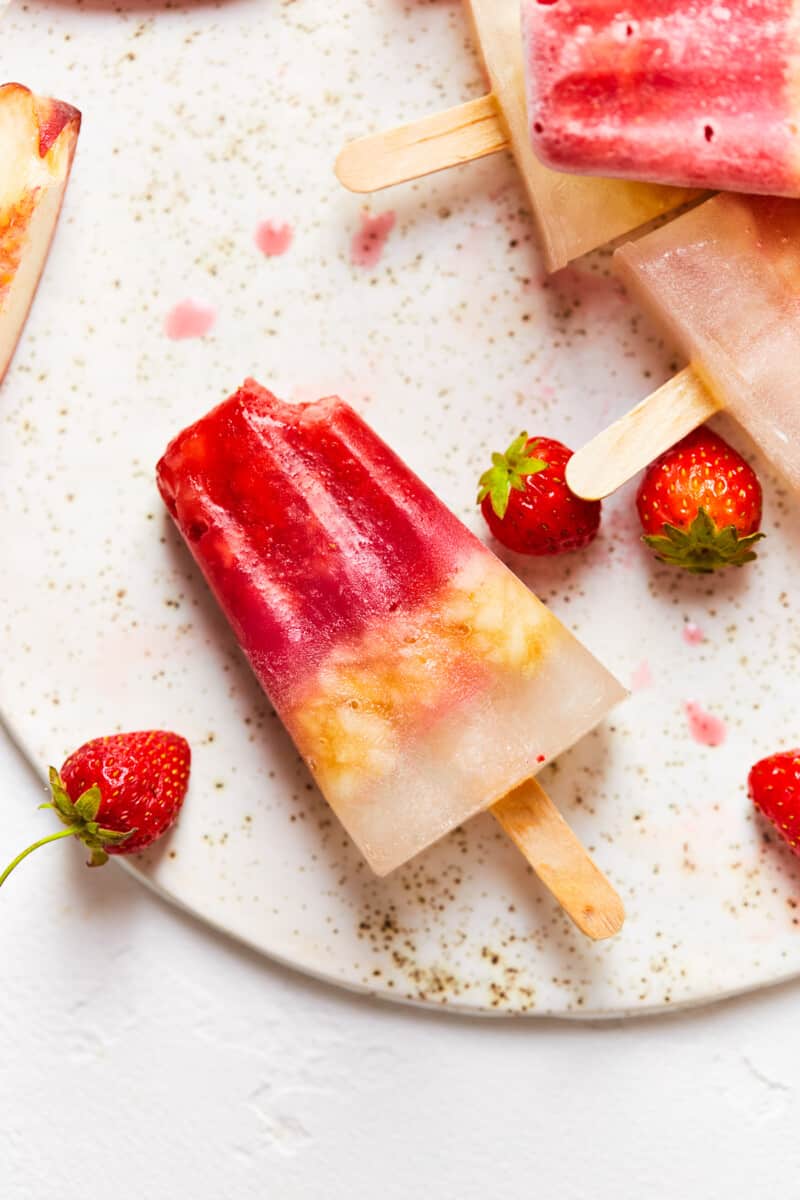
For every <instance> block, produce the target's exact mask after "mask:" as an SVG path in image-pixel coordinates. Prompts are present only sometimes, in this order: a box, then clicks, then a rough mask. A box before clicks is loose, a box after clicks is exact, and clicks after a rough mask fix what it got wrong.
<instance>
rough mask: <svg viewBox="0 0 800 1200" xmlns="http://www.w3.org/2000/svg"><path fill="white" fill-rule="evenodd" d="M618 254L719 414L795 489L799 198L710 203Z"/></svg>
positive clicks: (799, 482) (799, 435)
mask: <svg viewBox="0 0 800 1200" xmlns="http://www.w3.org/2000/svg"><path fill="white" fill-rule="evenodd" d="M615 257H616V263H617V266H618V268H619V271H620V273H621V275H622V277H623V278H624V279H625V281H626V283H627V284H628V285H629V286H630V288H631V290H632V291H633V292H634V294H636V295H638V296H639V297H640V299H641V300H642V301H643V302H644V304H645V305H646V306H647V307H648V308H649V309H650V311H651V312H652V313H653V314H654V315H655V316H656V318H657V319H658V320H659V321H660V322H661V323H662V324H663V326H664V328H665V329H666V330H667V331H668V334H669V336H670V337H672V338H673V339H674V340H675V341H676V342H677V343H678V345H680V346H681V347H682V348H683V350H684V351H685V353H686V356H687V358H689V360H690V362H691V365H692V369H693V371H694V372H695V373H696V374H697V375H698V376H699V377H700V379H701V380H702V382H703V383H704V384H705V385H706V387H707V388H708V389H709V390H710V392H711V393H712V395H713V396H714V397H715V398H716V399H717V400H718V402H719V405H720V407H722V406H724V407H725V408H726V409H727V410H728V411H729V412H730V413H731V414H732V415H733V416H734V417H735V418H736V419H737V420H738V421H739V422H740V423H741V424H742V425H743V426H745V428H746V429H747V430H748V431H749V433H750V434H751V435H752V436H753V438H754V439H755V440H756V441H757V442H758V443H759V445H760V446H761V447H762V449H763V450H764V452H765V453H766V454H767V455H768V457H769V458H770V459H771V460H772V462H773V463H774V464H775V465H776V466H777V467H778V468H779V469H780V470H781V471H782V472H783V474H784V475H785V477H786V479H787V480H788V481H789V482H790V483H791V484H792V485H793V486H794V487H796V488H800V402H799V401H798V369H799V368H800V201H793V200H786V199H774V198H768V197H764V196H754V197H753V196H751V197H744V196H733V195H720V196H715V197H714V199H712V200H708V201H707V202H706V203H705V204H701V205H700V206H699V207H698V208H695V209H693V210H692V211H691V212H688V213H685V214H684V215H683V216H682V217H680V218H678V220H676V221H674V222H673V223H672V224H670V225H666V226H664V227H663V228H662V229H658V230H656V231H655V232H653V233H650V234H648V235H647V236H646V237H644V238H642V239H640V240H639V241H637V242H632V243H630V244H628V245H626V246H624V247H622V249H620V250H618V251H617V254H616V256H615Z"/></svg>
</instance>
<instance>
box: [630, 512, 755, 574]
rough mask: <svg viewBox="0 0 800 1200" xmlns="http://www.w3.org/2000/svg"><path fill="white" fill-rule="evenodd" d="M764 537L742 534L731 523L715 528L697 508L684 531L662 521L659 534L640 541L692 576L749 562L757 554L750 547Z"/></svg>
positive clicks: (709, 518) (671, 564)
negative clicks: (661, 529)
mask: <svg viewBox="0 0 800 1200" xmlns="http://www.w3.org/2000/svg"><path fill="white" fill-rule="evenodd" d="M764 536H765V534H763V533H761V532H758V533H750V534H748V535H747V536H744V537H742V536H740V534H739V533H738V532H737V530H736V528H735V526H733V525H727V526H726V527H725V528H724V529H718V528H717V526H716V525H715V524H714V522H713V521H712V520H711V517H710V516H709V515H708V513H707V512H706V510H705V509H704V508H701V509H699V511H698V513H697V516H696V517H695V519H694V520H693V521H692V524H691V525H690V527H689V529H688V530H685V531H684V530H682V529H678V528H677V526H675V525H668V524H665V525H664V533H663V534H650V535H646V536H645V537H643V538H642V541H643V542H645V544H646V545H648V546H649V547H650V549H651V550H652V551H653V553H654V554H655V556H656V558H658V559H659V560H660V561H661V562H664V563H669V564H670V566H675V567H683V568H684V570H686V571H690V572H691V573H692V574H693V575H710V574H711V573H712V572H713V571H718V570H720V569H721V568H722V567H743V566H744V564H745V563H749V562H752V561H753V560H754V559H755V558H756V557H757V555H756V554H755V552H754V550H753V546H754V545H755V543H756V542H758V541H760V540H761V538H763V537H764Z"/></svg>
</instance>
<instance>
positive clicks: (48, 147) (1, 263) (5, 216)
mask: <svg viewBox="0 0 800 1200" xmlns="http://www.w3.org/2000/svg"><path fill="white" fill-rule="evenodd" d="M80 123H81V117H80V113H79V112H78V111H77V109H74V108H73V107H72V106H71V105H69V104H64V103H63V102H62V101H60V100H51V99H46V98H44V97H41V96H35V95H34V94H33V93H32V92H31V91H30V90H29V89H28V88H26V87H23V86H22V85H21V84H19V83H6V84H2V85H0V381H2V379H3V376H4V375H5V373H6V370H7V369H8V365H9V363H10V362H11V356H12V355H13V353H14V349H15V347H16V345H17V341H18V339H19V336H20V333H21V332H22V328H23V326H24V324H25V319H26V317H27V315H28V310H29V309H30V306H31V303H32V301H33V297H34V294H35V292H36V286H37V284H38V282H39V277H40V275H41V273H42V270H43V268H44V264H45V260H46V258H47V252H48V250H49V248H50V242H51V239H52V237H53V233H54V231H55V227H56V222H57V221H58V215H59V212H60V210H61V202H62V200H63V198H64V191H65V189H66V186H67V180H68V179H69V173H70V168H71V166H72V158H73V155H74V153H75V146H76V143H77V140H78V132H79V130H80Z"/></svg>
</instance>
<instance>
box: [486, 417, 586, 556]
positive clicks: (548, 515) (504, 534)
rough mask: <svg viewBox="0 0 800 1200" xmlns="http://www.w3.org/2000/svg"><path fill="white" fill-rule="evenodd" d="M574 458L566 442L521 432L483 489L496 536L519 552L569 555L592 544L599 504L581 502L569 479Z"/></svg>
mask: <svg viewBox="0 0 800 1200" xmlns="http://www.w3.org/2000/svg"><path fill="white" fill-rule="evenodd" d="M571 457H572V451H571V450H568V449H567V447H566V446H565V445H563V443H562V442H557V441H555V440H554V439H553V438H544V437H528V435H527V433H521V434H520V435H519V437H517V438H515V439H514V441H513V442H512V443H511V445H510V446H509V447H508V449H507V450H506V452H505V454H493V455H492V465H491V467H490V468H489V470H488V471H484V473H483V475H481V477H480V481H479V485H478V488H479V490H478V503H479V504H480V506H481V511H482V512H483V515H484V517H485V518H486V523H487V524H488V526H489V528H490V529H491V531H492V533H493V534H494V536H495V537H496V538H497V540H498V541H499V542H502V543H503V545H504V546H507V547H508V548H509V550H516V551H517V552H518V553H519V554H531V555H537V556H542V555H551V554H565V553H566V552H567V551H570V550H580V549H582V548H583V547H584V546H588V544H589V542H591V541H592V540H593V538H594V537H595V536H596V534H597V530H598V529H599V527H600V514H601V505H600V502H599V500H581V499H579V498H578V497H577V496H576V495H575V494H574V493H573V492H571V491H570V490H569V488H568V487H567V484H566V480H565V478H564V471H565V468H566V465H567V463H568V462H569V460H570V458H571Z"/></svg>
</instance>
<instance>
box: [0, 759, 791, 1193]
mask: <svg viewBox="0 0 800 1200" xmlns="http://www.w3.org/2000/svg"><path fill="white" fill-rule="evenodd" d="M0 787H2V794H3V796H4V798H5V799H6V801H11V800H13V802H7V803H5V804H4V814H5V820H4V823H3V827H2V833H1V834H0V850H2V854H3V857H4V858H5V857H9V858H10V857H11V855H12V852H13V851H14V850H15V849H17V848H19V847H21V846H23V845H24V844H25V843H26V839H27V840H29V839H30V838H31V835H32V832H33V831H34V830H35V829H39V828H40V821H39V819H37V817H36V815H34V814H33V813H32V811H31V809H32V806H33V805H34V803H35V802H36V799H37V784H36V783H35V782H34V780H33V778H32V776H31V774H30V772H29V771H28V769H27V767H26V766H25V765H24V764H23V762H22V761H21V759H20V758H19V757H18V756H17V754H16V752H15V751H14V750H13V749H12V748H11V746H10V745H9V744H8V742H7V741H5V740H3V741H0ZM81 862H82V859H81V855H80V852H79V850H78V849H77V847H71V846H51V847H48V848H47V849H44V850H42V851H40V852H39V855H38V857H37V858H33V857H32V858H31V859H29V860H28V861H27V863H26V864H24V866H23V867H21V868H20V870H19V872H18V873H17V874H16V876H15V877H13V878H12V879H11V880H9V883H8V884H7V885H6V887H5V888H4V889H3V892H2V893H1V894H0V904H1V905H2V919H1V920H0V937H2V962H3V982H2V990H1V991H0V1045H1V1047H2V1074H1V1075H0V1196H2V1200H51V1198H52V1200H105V1198H106V1197H113V1198H114V1200H160V1198H162V1197H170V1198H172V1197H175V1198H176V1200H228V1198H230V1200H267V1198H270V1200H272V1198H275V1200H295V1198H298V1200H299V1198H300V1197H302V1198H303V1200H316V1197H320V1198H323V1200H359V1198H361V1197H364V1198H366V1197H370V1198H371V1197H373V1196H376V1197H380V1198H385V1200H410V1198H411V1197H413V1196H417V1195H422V1196H424V1197H426V1198H430V1200H450V1198H452V1200H472V1198H473V1197H474V1198H476V1200H478V1198H480V1200H494V1198H495V1197H497V1198H499V1197H502V1198H503V1200H517V1198H519V1200H523V1198H524V1200H529V1198H531V1197H541V1198H542V1200H551V1198H555V1197H558V1198H559V1200H600V1198H604V1197H615V1198H617V1197H620V1198H623V1200H627V1198H629V1197H630V1198H634V1197H635V1198H636V1200H687V1198H691V1200H695V1198H696V1200H717V1198H719V1200H723V1198H724V1200H753V1198H755V1197H773V1196H775V1197H780V1198H781V1200H789V1198H791V1197H795V1196H797V1195H798V1194H800V1184H798V1178H797V1172H798V1167H800V1148H799V1147H798V1139H797V1124H798V1118H800V1101H799V1099H798V1089H797V1081H798V1071H799V1069H800V1039H798V1037H797V1032H796V1031H797V1022H798V1017H797V1013H798V998H800V989H798V987H797V986H796V985H786V986H784V987H781V988H778V989H774V990H772V991H768V992H763V993H760V994H756V995H754V996H751V997H750V998H748V999H743V1000H739V1001H734V1002H729V1003H727V1004H724V1005H722V1006H717V1007H714V1008H708V1009H704V1010H699V1011H695V1012H693V1013H688V1014H685V1015H675V1016H670V1017H662V1018H652V1019H650V1020H639V1021H635V1022H630V1023H625V1024H623V1023H617V1022H614V1023H612V1024H608V1025H599V1024H593V1025H579V1024H569V1023H561V1024H560V1023H558V1022H553V1021H537V1020H533V1021H531V1020H520V1021H514V1020H505V1019H486V1020H480V1019H476V1020H470V1019H465V1018H454V1017H449V1016H444V1015H441V1016H440V1015H438V1014H435V1013H431V1014H429V1013H426V1012H421V1011H418V1010H412V1009H403V1008H394V1007H390V1006H388V1005H385V1004H381V1003H378V1002H370V1001H368V1000H364V999H361V998H358V997H353V996H350V995H349V994H347V993H345V992H340V991H336V990H334V989H333V988H329V987H325V986H323V985H320V984H316V983H313V982H311V981H309V980H307V979H305V978H303V977H302V976H299V975H296V974H293V973H291V972H289V971H286V970H283V969H280V968H278V967H275V966H272V965H271V964H270V963H269V962H267V961H266V960H263V959H260V958H258V957H256V956H255V955H253V954H250V953H249V952H247V951H243V950H241V949H240V948H239V947H237V946H235V945H233V944H232V943H229V942H228V941H226V940H224V939H223V938H221V937H218V936H216V935H214V934H212V933H209V932H207V931H206V930H205V929H204V928H203V927H202V926H200V925H199V924H197V923H196V922H195V921H194V920H192V919H190V918H186V917H184V916H182V915H181V914H180V913H178V912H176V911H174V910H173V909H171V908H168V907H167V906H166V905H165V904H163V903H162V902H161V901H160V900H158V899H156V898H155V897H154V896H153V895H151V894H149V893H148V892H146V891H145V890H144V889H143V888H141V887H140V885H139V884H137V883H135V882H133V881H132V880H130V879H129V878H127V877H126V875H125V874H124V872H123V871H121V870H119V869H118V868H117V867H115V866H113V865H111V866H109V867H108V868H106V869H105V870H103V871H92V872H90V871H85V870H83V868H82V866H81Z"/></svg>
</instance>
